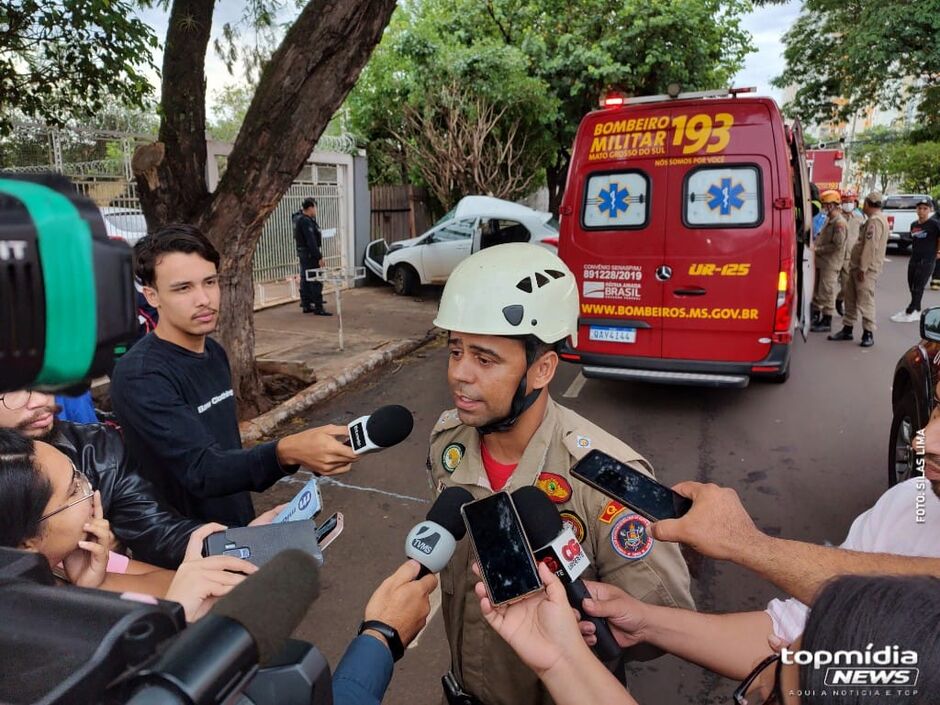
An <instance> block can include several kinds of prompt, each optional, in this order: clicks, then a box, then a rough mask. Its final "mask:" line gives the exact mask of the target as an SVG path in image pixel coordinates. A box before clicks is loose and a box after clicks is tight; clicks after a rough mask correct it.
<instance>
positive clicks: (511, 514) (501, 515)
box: [460, 492, 542, 605]
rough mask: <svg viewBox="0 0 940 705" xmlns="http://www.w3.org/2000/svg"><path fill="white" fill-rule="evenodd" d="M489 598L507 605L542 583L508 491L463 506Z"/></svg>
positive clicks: (468, 530) (462, 511)
mask: <svg viewBox="0 0 940 705" xmlns="http://www.w3.org/2000/svg"><path fill="white" fill-rule="evenodd" d="M460 513H461V515H463V520H464V523H465V524H466V525H467V533H468V534H469V536H470V543H471V544H472V545H473V552H474V553H475V554H476V557H477V563H478V564H479V565H480V574H481V577H482V578H483V584H484V585H485V586H486V592H487V594H488V595H489V598H490V602H492V603H493V604H494V605H504V604H507V603H510V602H514V601H515V600H518V599H521V598H523V597H525V596H526V595H530V594H532V593H533V592H536V591H538V590H539V589H541V587H542V581H541V580H540V579H539V573H538V568H537V567H536V565H535V559H534V558H533V557H532V549H531V548H530V547H529V540H528V539H527V538H526V535H525V532H524V531H523V530H522V522H521V521H520V520H519V514H518V513H517V512H516V507H515V505H514V504H513V503H512V498H511V497H510V496H509V494H508V493H506V492H497V493H496V494H492V495H490V496H489V497H484V498H483V499H478V500H476V501H474V502H469V503H467V504H465V505H463V506H462V507H461V508H460Z"/></svg>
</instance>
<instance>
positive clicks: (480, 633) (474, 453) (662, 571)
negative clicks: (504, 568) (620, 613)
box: [428, 243, 694, 705]
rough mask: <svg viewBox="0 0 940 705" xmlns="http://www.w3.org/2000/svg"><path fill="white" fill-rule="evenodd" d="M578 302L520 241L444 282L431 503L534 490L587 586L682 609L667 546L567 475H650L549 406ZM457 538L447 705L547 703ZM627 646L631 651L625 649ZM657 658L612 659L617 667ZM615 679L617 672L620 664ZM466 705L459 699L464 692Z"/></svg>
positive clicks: (569, 278) (449, 604)
mask: <svg viewBox="0 0 940 705" xmlns="http://www.w3.org/2000/svg"><path fill="white" fill-rule="evenodd" d="M578 309H579V304H578V293H577V287H576V282H575V279H574V276H573V275H572V274H571V272H570V271H569V270H568V268H567V266H566V265H565V264H564V263H563V262H562V261H561V260H560V259H558V258H557V257H556V256H555V255H553V254H551V253H550V252H548V251H547V250H545V249H544V248H541V247H538V246H536V245H529V244H521V243H514V244H506V245H498V246H496V247H490V248H487V249H484V250H481V251H480V252H478V253H476V254H474V255H473V256H471V257H469V258H467V259H466V260H464V261H463V262H462V263H461V264H460V265H458V266H457V268H456V269H455V270H454V272H453V274H451V276H450V278H449V280H448V282H447V286H446V287H445V288H444V293H443V295H442V297H441V305H440V309H439V311H438V315H437V318H436V319H435V321H434V324H435V325H436V326H438V327H439V328H443V329H444V330H447V331H448V332H449V336H448V346H449V350H450V358H449V362H448V369H447V379H448V384H449V386H450V389H451V393H452V395H453V398H454V403H455V405H456V407H457V408H456V409H452V410H450V411H445V412H444V413H443V414H442V415H441V417H440V419H439V420H438V422H437V424H436V425H435V426H434V429H433V431H432V433H431V444H430V451H429V456H428V470H429V472H430V481H431V486H432V489H433V491H434V493H435V496H436V495H437V494H440V492H441V491H442V490H443V489H444V488H445V487H449V486H453V485H459V486H461V487H464V488H465V489H467V490H468V491H469V492H470V493H471V494H472V495H473V496H474V498H477V499H479V498H482V497H485V496H487V495H489V494H491V493H493V492H494V491H499V490H505V491H508V492H512V491H513V490H516V489H518V488H519V487H523V486H526V485H536V486H538V487H540V488H541V489H542V490H543V491H544V492H545V493H546V494H547V495H548V497H549V498H550V499H551V500H552V501H553V502H554V503H555V505H556V507H557V508H558V510H559V512H560V513H561V514H562V519H563V520H564V521H565V522H566V523H567V524H568V525H569V526H570V527H571V528H572V529H573V530H574V532H575V534H576V535H577V537H578V538H579V540H581V541H582V544H583V546H584V549H585V552H586V553H587V554H588V557H589V558H590V560H591V563H592V566H591V570H590V571H589V572H590V573H592V575H590V576H588V575H586V576H585V577H593V578H594V579H597V580H603V581H604V582H608V583H611V584H613V585H617V586H619V587H620V588H622V589H624V590H626V591H627V592H629V593H630V594H631V595H634V596H635V597H637V598H639V599H641V600H643V601H645V602H649V603H652V604H658V605H669V606H678V607H685V608H693V607H694V604H693V601H692V597H691V595H690V592H689V573H688V570H687V567H686V564H685V562H684V560H683V558H682V556H681V554H680V553H679V550H678V548H677V547H676V545H674V544H662V543H659V542H655V541H654V539H653V537H652V533H651V532H650V530H649V522H648V521H647V520H646V519H644V518H642V517H640V516H638V515H637V514H635V513H633V512H631V511H630V510H629V509H626V508H625V507H623V506H622V505H620V504H618V503H616V502H613V501H610V500H609V499H608V498H607V497H606V496H604V495H603V494H601V493H600V492H597V491H596V490H594V489H592V488H590V487H588V486H587V485H585V484H582V483H580V482H579V481H577V480H575V479H573V478H572V477H571V475H570V472H569V471H570V468H571V466H572V465H574V463H575V462H576V461H577V460H578V459H579V458H581V457H582V456H583V455H585V454H586V453H588V452H589V451H590V450H591V449H593V448H598V449H600V450H603V451H604V452H606V453H608V454H610V455H612V456H614V457H615V458H617V459H619V460H621V461H622V462H625V463H629V464H630V465H631V466H632V467H634V468H637V469H638V470H640V471H641V472H644V473H647V474H649V475H651V476H652V474H653V471H652V468H651V467H650V464H649V463H648V462H647V461H646V460H644V459H643V457H642V456H640V455H639V454H638V453H637V452H636V451H635V450H633V449H632V448H630V447H629V446H628V445H626V444H625V443H623V442H621V441H619V440H618V439H616V438H614V437H613V436H611V435H610V434H608V433H606V432H604V431H603V430H602V429H600V428H598V427H597V426H595V425H594V424H592V423H591V422H590V421H588V420H586V419H584V418H582V417H580V416H578V415H577V414H575V413H574V412H572V411H570V410H568V409H565V408H564V407H562V406H560V405H558V404H556V403H555V402H554V401H553V400H552V399H551V397H550V396H549V393H548V384H549V382H550V381H551V380H552V378H553V376H554V374H555V370H556V369H557V366H558V363H559V358H558V354H557V353H556V351H555V347H556V345H557V344H558V343H560V342H562V341H564V340H565V339H567V338H568V337H569V336H571V337H572V338H573V339H574V340H575V342H577V331H578V329H577V319H578V312H579V311H578ZM472 562H473V551H472V549H471V546H470V541H469V540H466V541H462V542H461V543H460V544H458V547H457V551H456V553H455V554H454V557H453V559H452V560H451V562H450V564H449V565H448V566H447V567H446V568H445V569H444V570H443V571H442V572H441V575H440V578H441V591H442V594H443V601H442V614H443V618H444V626H445V629H446V632H447V641H448V643H449V644H450V650H451V661H452V673H453V676H454V679H445V681H450V682H451V683H455V684H456V687H452V688H451V689H450V692H449V693H448V692H447V691H448V687H447V686H446V685H445V695H446V696H447V699H448V700H449V701H450V702H480V703H484V704H485V705H542V704H546V705H547V704H549V703H551V702H552V701H551V698H550V697H549V696H548V693H547V691H546V690H545V688H544V687H543V686H542V685H541V684H540V683H539V680H538V678H537V676H536V675H535V674H534V673H533V672H532V671H531V670H530V669H528V668H527V667H526V666H525V665H524V664H523V663H522V662H521V661H520V660H519V659H518V657H516V655H515V654H514V653H513V651H512V649H510V648H509V647H508V646H507V645H506V643H505V642H504V641H503V640H502V639H501V638H500V637H499V635H498V634H496V632H494V631H493V630H492V629H491V628H490V627H489V626H488V625H487V624H486V622H485V621H484V619H483V616H482V614H481V613H480V600H479V598H477V596H476V594H475V592H474V585H475V584H476V582H477V578H476V576H475V575H474V574H473V573H472V571H471V565H472ZM635 648H636V647H634V649H635ZM656 655H658V652H655V651H647V652H645V653H643V652H637V651H634V650H633V649H629V650H626V651H625V652H624V658H626V659H644V658H652V657H654V656H656ZM621 672H622V664H621ZM459 689H462V691H463V693H466V694H469V695H470V696H471V699H469V700H467V699H463V700H461V698H462V697H463V694H461V693H460V692H459Z"/></svg>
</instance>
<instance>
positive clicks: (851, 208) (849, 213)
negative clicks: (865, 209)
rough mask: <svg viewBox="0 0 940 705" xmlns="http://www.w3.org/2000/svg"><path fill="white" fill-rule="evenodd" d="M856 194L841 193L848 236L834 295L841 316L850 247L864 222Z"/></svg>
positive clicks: (853, 245) (850, 254)
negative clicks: (837, 291)
mask: <svg viewBox="0 0 940 705" xmlns="http://www.w3.org/2000/svg"><path fill="white" fill-rule="evenodd" d="M857 206H858V196H856V195H855V192H854V191H846V192H845V193H843V194H842V217H843V218H845V224H846V225H847V226H848V237H846V239H845V259H844V260H842V271H841V272H840V273H839V294H838V295H837V296H836V311H837V312H838V313H839V315H840V316H841V315H842V314H844V313H845V308H844V306H843V303H844V301H845V293H844V292H845V286H846V282H847V281H848V280H849V266H850V265H851V263H852V249H853V248H854V247H855V243H856V242H858V233H859V231H860V230H861V228H862V224H863V223H864V222H865V218H864V217H863V216H862V214H861V213H860V212H859V211H858V208H857Z"/></svg>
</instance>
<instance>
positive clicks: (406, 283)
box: [392, 265, 418, 296]
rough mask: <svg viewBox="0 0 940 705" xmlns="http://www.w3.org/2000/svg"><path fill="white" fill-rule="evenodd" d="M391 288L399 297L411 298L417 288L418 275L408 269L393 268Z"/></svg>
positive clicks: (403, 267) (401, 267)
mask: <svg viewBox="0 0 940 705" xmlns="http://www.w3.org/2000/svg"><path fill="white" fill-rule="evenodd" d="M392 286H393V287H394V289H395V293H396V294H398V295H399V296H411V295H412V294H413V293H415V290H416V289H417V288H418V275H417V274H416V273H415V271H414V270H413V269H411V268H410V267H406V266H404V265H402V266H400V267H395V272H394V274H392Z"/></svg>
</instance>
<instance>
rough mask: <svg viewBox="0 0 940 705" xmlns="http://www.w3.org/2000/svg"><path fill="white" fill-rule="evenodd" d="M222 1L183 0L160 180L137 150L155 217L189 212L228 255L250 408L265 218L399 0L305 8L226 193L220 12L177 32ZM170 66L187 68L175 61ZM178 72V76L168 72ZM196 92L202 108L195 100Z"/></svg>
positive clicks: (270, 71) (227, 297) (265, 86)
mask: <svg viewBox="0 0 940 705" xmlns="http://www.w3.org/2000/svg"><path fill="white" fill-rule="evenodd" d="M213 4H214V2H213V0H175V2H174V5H173V12H172V15H171V24H170V29H169V30H168V34H167V47H166V52H165V55H164V90H163V96H162V100H161V107H162V109H163V117H162V118H161V130H160V143H162V145H163V149H165V152H166V153H165V155H163V156H162V158H161V159H159V160H158V159H157V158H156V157H157V156H158V155H156V154H151V155H150V161H151V162H156V165H155V166H154V167H153V168H152V169H151V172H152V173H150V175H149V179H150V180H154V178H155V180H156V185H155V186H154V187H151V186H150V185H149V183H147V182H148V172H147V170H146V169H145V167H146V166H147V160H146V159H145V157H146V156H147V154H146V152H145V151H142V150H139V153H138V154H135V173H138V172H139V175H138V184H139V185H141V203H142V205H143V207H144V212H145V213H147V217H148V222H149V223H150V224H151V227H152V226H153V225H155V224H161V223H165V222H168V221H172V220H188V221H189V222H193V223H195V224H196V225H198V226H200V227H201V228H202V230H203V232H204V233H205V234H206V236H207V237H208V238H209V239H210V240H211V241H212V243H213V244H214V245H215V246H216V247H217V248H218V250H219V252H220V254H221V255H222V268H221V269H222V303H221V312H220V313H221V315H220V320H219V329H218V330H217V332H216V335H217V336H218V337H219V339H220V341H221V343H222V344H223V345H224V346H225V349H226V351H227V353H228V357H229V363H230V365H231V368H232V378H233V387H232V388H233V390H234V391H235V394H236V395H237V397H238V399H239V401H240V402H241V415H242V416H245V415H246V413H249V412H251V411H253V410H258V409H261V408H263V407H264V406H265V403H264V401H263V398H262V389H261V378H260V375H259V374H258V371H257V368H256V366H255V358H254V347H255V346H254V316H253V301H254V285H253V282H252V276H251V263H252V259H253V257H254V252H255V247H256V245H257V243H258V239H259V238H260V237H261V229H262V226H263V225H264V222H265V220H266V219H267V217H268V216H269V215H270V213H271V211H272V210H274V208H275V207H276V206H277V204H278V202H279V201H280V199H281V197H282V196H283V195H284V193H286V191H287V189H288V188H289V187H290V185H291V183H292V182H293V180H294V178H295V177H296V176H297V174H298V173H299V172H300V169H301V168H302V167H303V165H304V163H305V162H306V160H307V158H308V157H309V156H310V154H311V152H313V148H314V147H315V146H316V143H317V140H318V139H319V138H320V135H321V134H322V133H323V130H324V129H325V128H326V126H327V123H329V121H330V118H331V117H332V116H333V114H334V113H335V112H336V110H337V109H339V106H340V105H341V104H342V102H343V100H344V99H345V98H346V95H347V94H348V93H349V91H350V89H351V88H352V87H353V85H354V84H355V82H356V79H357V78H358V76H359V73H360V72H361V71H362V68H363V66H365V64H366V62H367V61H368V59H369V56H370V55H371V53H372V50H373V48H374V47H375V45H376V44H377V43H378V41H379V39H381V37H382V31H383V30H384V29H385V26H386V25H387V24H388V22H389V19H390V18H391V14H392V11H393V10H394V9H395V0H358V1H355V2H353V1H350V0H347V1H344V2H335V3H320V2H309V3H308V4H307V5H306V6H305V7H304V9H303V11H302V12H301V14H300V16H299V17H298V18H297V20H296V21H295V22H294V24H293V25H292V26H291V28H290V29H289V30H288V32H287V35H286V36H285V37H284V41H283V42H282V43H281V45H280V47H278V49H277V51H276V52H275V53H274V55H273V56H272V57H271V60H270V61H269V62H268V64H267V65H266V67H265V69H264V72H263V74H262V75H261V79H260V81H259V83H258V88H257V90H256V91H255V95H254V98H253V99H252V102H251V105H250V106H249V108H248V112H247V114H246V115H245V120H244V122H243V124H242V127H241V130H240V131H239V133H238V137H237V138H236V140H235V145H234V147H233V148H232V153H231V154H230V155H229V158H228V166H227V168H226V170H225V175H224V176H223V177H222V180H221V181H220V183H219V185H218V188H217V189H216V190H215V192H214V193H213V194H211V195H207V193H206V182H205V162H206V147H205V78H204V64H205V52H206V47H207V45H208V28H209V26H210V22H208V21H206V22H205V23H204V25H205V27H206V30H205V32H206V34H205V39H204V41H203V39H202V35H201V34H199V38H200V39H199V41H200V42H201V44H199V45H198V46H195V39H194V38H193V36H191V34H185V37H186V38H188V39H189V40H190V42H189V43H187V42H184V41H182V40H178V41H172V42H171V36H172V35H174V32H176V33H181V32H179V30H178V29H177V25H176V24H175V23H174V22H173V19H172V18H173V17H175V16H176V15H177V14H181V15H184V14H186V12H187V11H188V12H189V14H190V15H192V17H193V18H195V19H196V20H197V22H196V24H197V26H198V27H199V29H200V30H201V29H202V27H203V24H201V23H202V22H203V20H201V19H199V18H197V16H196V13H195V11H194V7H195V6H199V7H200V8H204V6H205V5H207V6H208V7H209V9H210V12H209V16H210V20H211V8H212V7H213ZM178 7H179V13H178V12H177V10H178ZM184 8H185V9H184ZM200 17H201V16H200ZM192 34H197V32H195V31H194V32H193V33H192ZM169 67H173V70H174V71H176V70H178V72H179V73H178V74H177V73H172V72H170V71H169ZM168 78H172V81H173V82H172V83H168V82H167V79H168ZM171 86H173V87H174V88H173V89H172V90H170V88H171ZM178 93H181V94H182V95H179V94H178ZM197 97H198V102H199V105H200V106H201V107H200V108H199V110H197V109H196V107H195V106H194V102H196V98H197ZM197 142H198V143H199V144H198V146H197ZM145 149H146V148H145ZM138 156H140V157H141V158H140V160H138ZM138 161H140V162H141V163H140V164H139V165H138V164H136V162H138ZM138 166H139V167H140V169H138ZM197 167H198V168H197ZM197 172H198V173H197ZM144 187H146V188H147V191H148V193H147V196H146V197H145V196H144V193H143V192H144Z"/></svg>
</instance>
